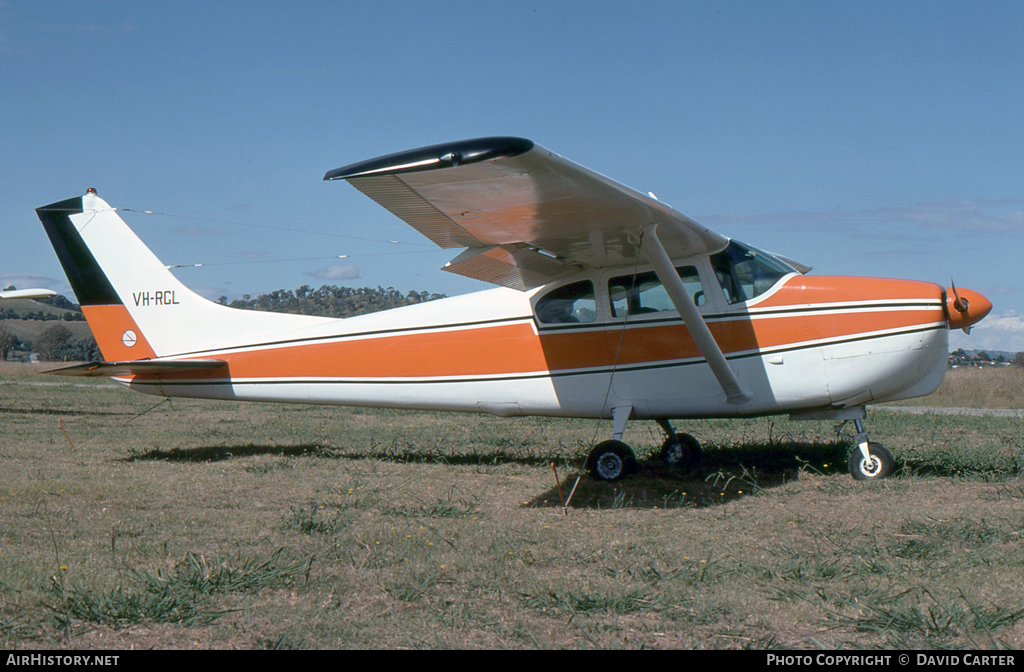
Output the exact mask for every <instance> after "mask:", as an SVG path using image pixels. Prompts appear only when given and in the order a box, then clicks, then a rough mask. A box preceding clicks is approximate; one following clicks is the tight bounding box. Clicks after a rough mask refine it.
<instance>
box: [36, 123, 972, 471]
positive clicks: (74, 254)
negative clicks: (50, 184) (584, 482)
mask: <svg viewBox="0 0 1024 672" xmlns="http://www.w3.org/2000/svg"><path fill="white" fill-rule="evenodd" d="M324 179H325V180H345V181H347V182H348V183H349V184H351V185H352V186H354V187H356V188H357V189H358V190H360V191H361V192H363V193H364V194H366V195H367V196H369V197H370V198H372V199H373V200H374V201H376V202H377V203H379V204H380V205H382V206H384V207H385V208H386V209H388V210H389V211H391V212H392V213H393V214H395V215H396V216H397V217H399V218H400V219H402V220H403V221H405V222H406V223H408V224H410V225H411V226H413V227H414V228H415V229H416V230H417V231H419V232H420V233H422V234H423V235H424V236H426V237H427V238H429V239H430V240H431V241H433V242H434V243H436V244H438V245H440V246H441V247H443V248H466V249H465V250H464V251H463V252H462V253H461V254H459V255H458V256H456V257H455V258H454V259H453V260H452V261H451V262H450V263H448V264H447V265H446V266H445V267H444V270H447V271H450V272H453V273H458V274H460V275H464V276H468V277H471V278H476V279H479V280H484V281H486V282H490V283H493V284H495V285H499V287H497V288H495V289H491V290H486V291H482V292H477V293H474V294H468V295H464V296H455V297H451V298H447V299H442V300H438V301H431V302H429V303H424V304H417V305H412V306H406V307H402V308H396V309H393V310H388V311H384V312H380V313H375V314H370V315H362V316H358V317H350V318H347V319H331V318H324V317H312V316H302V315H285V314H278V313H266V312H254V311H246V310H237V309H233V308H229V307H227V306H223V305H219V304H216V303H213V302H210V301H207V300H206V299H203V298H202V297H200V296H198V295H197V294H195V293H193V292H192V291H191V290H189V289H188V288H187V287H185V285H183V284H182V283H181V282H180V281H179V280H178V279H177V278H176V277H175V276H174V275H173V274H171V272H170V271H168V270H167V268H166V267H165V266H164V265H163V264H162V263H161V262H160V261H159V260H158V259H157V258H156V256H154V254H153V253H152V252H151V251H150V250H149V249H148V248H147V247H146V245H145V244H144V243H143V242H142V241H141V240H140V239H139V238H138V237H137V236H136V235H135V234H134V233H133V232H132V231H131V229H129V228H128V226H127V225H126V224H125V223H124V221H123V220H122V219H121V217H120V216H119V215H118V213H117V211H116V209H115V208H112V207H110V206H109V205H107V203H105V202H104V201H103V200H101V199H100V198H99V196H98V195H97V194H96V191H95V190H94V189H89V190H88V192H87V193H86V194H85V195H84V196H78V197H75V198H71V199H68V200H64V201H60V202H57V203H53V204H51V205H47V206H45V207H42V208H39V209H38V210H37V213H38V215H39V218H40V220H42V223H43V226H44V227H45V228H46V232H47V234H48V235H49V237H50V240H51V241H52V243H53V246H54V249H55V250H56V252H57V256H58V257H59V259H60V261H61V264H62V265H63V267H64V270H65V272H66V273H67V276H68V280H69V281H70V282H71V286H72V288H73V289H74V291H75V295H76V296H77V297H78V300H79V302H80V303H81V305H82V310H83V311H84V313H85V315H86V318H87V319H88V322H89V326H90V328H91V329H92V331H93V334H94V335H95V337H96V341H97V343H98V344H99V346H100V349H101V351H102V353H103V357H104V359H106V362H102V363H100V362H93V363H87V364H81V365H77V366H72V367H69V368H64V369H59V370H57V371H54V373H59V374H64V375H85V376H110V377H111V378H113V379H114V380H116V381H118V382H120V383H122V384H124V385H126V386H127V387H129V388H130V389H132V390H138V391H140V392H145V393H148V394H155V395H162V396H171V397H177V396H180V397H205V398H212V399H234V400H248V401H274V402H295V403H308V404H337V405H343V406H375V407H391V408H405V409H426V410H442V411H463V412H483V413H492V414H495V415H498V416H520V415H540V416H562V417H587V418H610V419H611V420H612V433H611V439H610V440H606V441H603V442H601V443H600V444H598V445H597V446H596V447H595V448H594V449H593V450H592V451H591V453H590V455H589V456H588V459H587V468H588V469H589V471H590V472H591V474H592V475H593V476H594V477H595V478H597V479H600V480H616V479H619V478H622V477H624V476H626V475H628V474H629V473H630V472H631V471H633V470H634V469H635V467H636V458H635V456H634V454H633V452H632V450H631V449H630V447H629V446H627V445H626V444H625V443H623V442H622V441H621V439H622V434H623V431H624V428H625V426H626V422H627V420H629V419H630V418H638V419H653V420H656V421H657V422H658V423H659V425H660V426H661V427H662V429H664V431H665V434H666V437H667V438H666V439H665V443H664V445H663V446H662V451H661V457H662V459H663V460H665V461H666V462H668V463H669V464H673V465H677V466H679V467H681V468H689V467H692V466H693V465H694V464H695V462H696V461H697V460H698V459H699V456H700V444H699V443H698V442H697V441H696V439H694V438H693V437H691V436H689V435H687V434H677V433H676V432H675V430H674V429H673V427H672V425H671V424H670V420H676V419H686V418H707V417H751V416H763V415H772V414H785V413H788V414H790V415H791V416H792V417H793V418H795V419H834V420H840V421H848V420H852V421H853V423H854V426H855V428H856V437H855V444H856V447H855V448H854V449H853V450H852V451H851V456H850V465H849V466H850V471H851V473H852V475H853V476H854V477H855V478H857V479H861V480H870V479H879V478H883V477H885V476H886V475H888V474H889V473H890V472H891V471H892V468H893V458H892V454H891V453H890V452H889V451H888V450H886V449H885V448H884V447H883V446H882V445H881V444H879V443H876V442H874V441H868V434H867V432H866V430H865V428H864V423H863V421H864V419H865V417H866V412H865V404H868V403H879V402H882V401H892V400H896V399H906V398H910V397H918V396H923V395H926V394H929V393H931V392H932V391H934V390H935V389H936V388H937V387H938V385H939V383H940V382H941V380H942V377H943V375H944V373H945V371H946V360H947V350H948V345H947V331H948V330H949V329H954V328H963V329H969V328H970V326H971V325H973V324H974V323H976V322H978V321H979V320H980V319H982V318H983V317H984V316H985V315H986V314H987V313H988V312H989V310H991V308H992V304H991V303H990V302H989V301H988V300H987V299H986V298H985V297H984V296H982V295H981V294H979V293H977V292H973V291H970V290H967V289H959V290H958V289H957V288H956V287H955V286H953V287H951V288H950V289H948V290H946V289H943V288H942V287H941V286H939V285H936V284H932V283H928V282H916V281H909V280H888V279H878V278H859V277H828V276H813V275H806V273H807V272H808V271H809V270H810V268H809V267H807V266H803V265H801V264H798V263H796V262H793V261H791V260H788V259H785V258H783V257H779V256H776V255H773V254H769V253H767V252H763V251H761V250H758V249H755V248H753V247H750V246H748V245H744V244H742V243H740V242H738V241H735V240H730V239H729V238H726V237H724V236H722V235H719V234H717V233H715V232H713V231H710V230H708V229H707V228H705V227H703V226H701V225H700V224H698V223H697V222H695V221H694V220H692V219H690V218H689V217H687V216H685V215H683V214H682V213H680V212H678V211H676V210H674V209H673V208H671V207H670V206H668V205H666V204H665V203H663V202H661V201H660V200H658V199H657V198H656V197H654V195H653V194H650V195H645V194H642V193H640V192H638V191H635V190H633V189H631V188H629V187H626V186H624V185H622V184H619V183H618V182H615V181H613V180H611V179H609V178H607V177H604V176H603V175H600V174H598V173H595V172H593V171H591V170H588V169H587V168H584V167H582V166H580V165H578V164H576V163H573V162H571V161H569V160H567V159H565V158H563V157H561V156H559V155H557V154H554V153H553V152H550V151H548V150H547V149H544V148H543V147H541V146H539V145H536V144H534V143H533V142H531V141H529V140H525V139H522V138H513V137H491V138H478V139H473V140H463V141H459V142H452V143H446V144H440V145H433V146H430V147H423V148H420V149H414V150H409V151H403V152H399V153H396V154H390V155H388V156H382V157H379V158H376V159H371V160H368V161H363V162H360V163H355V164H352V165H349V166H345V167H343V168H338V169H336V170H332V171H330V172H328V173H327V174H326V175H325V176H324Z"/></svg>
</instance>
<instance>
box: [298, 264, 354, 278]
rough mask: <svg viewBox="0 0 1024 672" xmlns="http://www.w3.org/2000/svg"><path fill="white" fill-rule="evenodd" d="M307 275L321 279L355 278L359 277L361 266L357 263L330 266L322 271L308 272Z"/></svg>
mask: <svg viewBox="0 0 1024 672" xmlns="http://www.w3.org/2000/svg"><path fill="white" fill-rule="evenodd" d="M306 275H311V276H313V277H314V278H319V279H321V280H354V279H356V278H358V277H359V267H358V266H356V265H355V264H345V265H343V266H328V267H327V268H325V269H323V270H320V271H313V272H312V273H306Z"/></svg>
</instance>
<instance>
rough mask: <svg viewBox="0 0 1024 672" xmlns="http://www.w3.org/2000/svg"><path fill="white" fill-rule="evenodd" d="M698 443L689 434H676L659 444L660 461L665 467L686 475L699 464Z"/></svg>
mask: <svg viewBox="0 0 1024 672" xmlns="http://www.w3.org/2000/svg"><path fill="white" fill-rule="evenodd" d="M700 457H701V449H700V441H698V440H697V439H695V438H693V437H692V436H690V435H689V434H676V435H674V436H670V437H669V438H667V439H665V443H663V444H661V461H662V462H663V463H665V465H666V466H668V467H672V468H673V469H678V470H679V471H681V472H683V473H686V472H689V471H691V470H693V469H695V468H696V467H697V465H699V464H700Z"/></svg>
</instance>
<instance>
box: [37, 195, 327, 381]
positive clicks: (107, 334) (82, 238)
mask: <svg viewBox="0 0 1024 672" xmlns="http://www.w3.org/2000/svg"><path fill="white" fill-rule="evenodd" d="M36 213H37V214H38V215H39V219H40V221H42V223H43V227H44V228H45V229H46V233H47V235H48V236H49V237H50V242H51V243H52V244H53V248H54V250H55V251H56V252H57V257H58V258H59V259H60V262H61V265H62V266H63V267H64V272H65V273H66V274H67V276H68V280H69V282H70V283H71V288H72V289H73V290H74V292H75V296H76V297H78V302H79V303H80V304H81V306H82V311H83V312H84V313H85V316H86V319H87V320H88V321H89V328H90V329H92V332H93V335H94V336H95V337H96V342H97V343H98V344H99V346H100V350H101V351H102V353H103V357H104V358H105V359H106V360H107V361H133V360H138V359H151V358H153V357H171V356H179V355H191V354H195V353H198V352H203V351H209V350H214V349H221V348H230V347H239V346H244V345H247V344H251V343H253V342H259V341H260V340H273V339H276V338H287V337H288V335H289V334H291V333H293V332H294V331H295V330H296V329H302V328H305V327H310V326H314V325H317V324H321V323H323V322H325V321H327V320H326V319H325V318H317V317H306V316H299V315H282V314H277V313H258V312H253V311H244V310H237V309H233V308H228V307H226V306H222V305H220V304H217V303H213V302H212V301H208V300H206V299H204V298H203V297H201V296H199V295H198V294H196V293H195V292H193V291H192V290H190V289H189V288H188V287H186V286H185V285H184V284H182V283H181V281H180V280H178V279H177V278H176V277H174V274H172V273H171V272H170V271H169V270H167V267H166V266H164V265H163V263H162V262H161V261H160V260H159V259H158V258H157V257H156V255H154V254H153V252H152V251H150V249H149V248H148V247H146V245H145V243H143V242H142V241H141V240H140V239H139V237H138V236H136V235H135V233H134V232H133V231H132V230H131V229H130V228H129V227H128V225H127V224H125V222H124V220H123V219H121V217H120V216H119V215H118V214H117V211H116V209H115V208H112V207H110V206H109V205H107V203H106V202H105V201H104V200H103V199H101V198H100V197H99V196H97V195H96V192H95V190H93V189H90V190H89V192H88V193H86V195H85V196H81V197H77V198H70V199H67V200H65V201H60V202H57V203H52V204H50V205H47V206H43V207H41V208H38V209H37V210H36Z"/></svg>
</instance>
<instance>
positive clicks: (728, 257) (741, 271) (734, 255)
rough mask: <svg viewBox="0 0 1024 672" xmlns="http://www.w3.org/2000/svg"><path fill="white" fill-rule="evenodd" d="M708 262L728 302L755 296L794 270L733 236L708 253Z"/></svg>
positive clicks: (741, 300) (740, 300) (776, 258)
mask: <svg viewBox="0 0 1024 672" xmlns="http://www.w3.org/2000/svg"><path fill="white" fill-rule="evenodd" d="M711 266H712V267H713V268H714V269H715V275H716V276H717V277H718V282H719V283H721V285H722V291H724V292H725V298H726V300H728V301H729V303H741V302H743V301H749V300H751V299H753V298H755V297H758V296H760V295H761V294H764V293H765V292H767V291H768V290H769V289H771V288H772V287H774V286H775V283H777V282H778V281H779V280H780V279H781V278H782V277H783V276H785V275H788V274H790V273H796V272H797V271H796V270H795V269H794V268H793V267H791V266H790V265H789V264H787V263H785V262H783V261H782V260H780V259H779V258H778V257H774V256H772V255H770V254H768V253H767V252H762V251H761V250H758V249H756V248H753V247H750V246H749V245H744V244H743V243H739V242H736V241H735V240H733V241H730V242H729V247H727V248H725V249H724V250H722V251H721V252H719V253H718V254H715V255H712V256H711Z"/></svg>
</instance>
